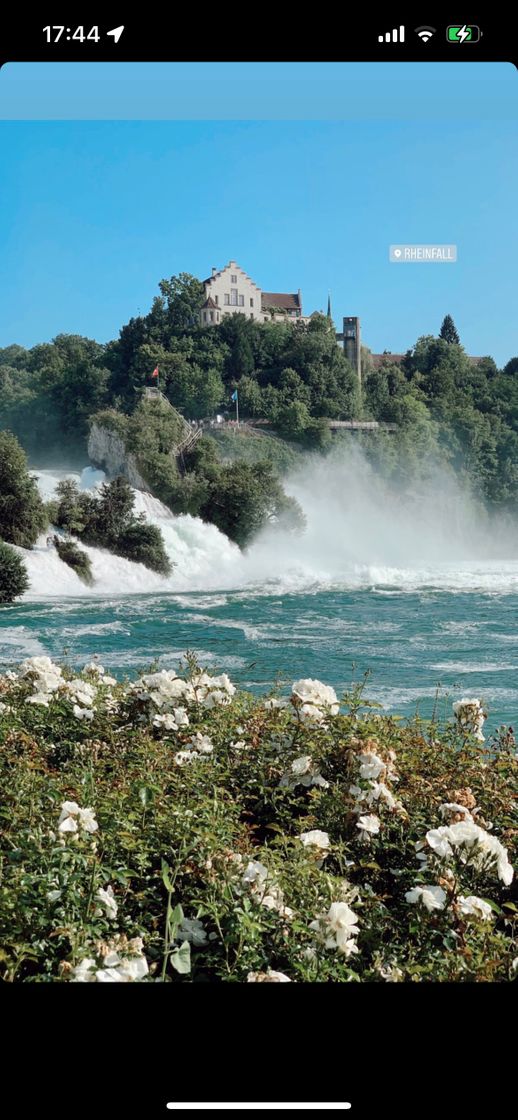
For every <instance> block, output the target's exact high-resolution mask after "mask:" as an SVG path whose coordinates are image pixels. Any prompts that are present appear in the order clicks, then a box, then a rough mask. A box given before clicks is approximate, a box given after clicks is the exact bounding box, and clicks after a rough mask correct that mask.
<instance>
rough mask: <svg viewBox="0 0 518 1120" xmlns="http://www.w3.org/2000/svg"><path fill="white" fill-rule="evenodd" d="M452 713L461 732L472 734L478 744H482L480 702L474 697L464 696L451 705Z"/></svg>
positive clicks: (482, 723)
mask: <svg viewBox="0 0 518 1120" xmlns="http://www.w3.org/2000/svg"><path fill="white" fill-rule="evenodd" d="M453 712H454V715H455V716H456V718H457V722H458V724H459V727H460V728H461V729H462V731H466V732H467V733H468V734H473V735H474V737H475V739H478V741H479V742H481V743H483V742H484V736H483V734H482V728H483V726H484V722H485V718H486V717H485V714H484V709H483V707H482V704H481V701H480V700H478V699H475V698H474V697H468V696H464V697H463V699H462V700H456V701H455V703H454V704H453Z"/></svg>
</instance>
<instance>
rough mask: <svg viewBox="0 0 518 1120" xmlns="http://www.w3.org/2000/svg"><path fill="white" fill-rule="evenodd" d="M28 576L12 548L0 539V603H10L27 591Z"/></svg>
mask: <svg viewBox="0 0 518 1120" xmlns="http://www.w3.org/2000/svg"><path fill="white" fill-rule="evenodd" d="M28 586H29V577H28V575H27V570H26V567H25V564H24V562H23V560H22V558H21V556H18V553H17V552H15V550H14V548H10V547H9V545H8V544H4V542H3V541H0V603H12V602H14V600H15V599H18V598H19V596H20V595H23V592H24V591H27V588H28Z"/></svg>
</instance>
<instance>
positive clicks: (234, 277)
mask: <svg viewBox="0 0 518 1120" xmlns="http://www.w3.org/2000/svg"><path fill="white" fill-rule="evenodd" d="M230 283H231V284H237V276H231V277H230Z"/></svg>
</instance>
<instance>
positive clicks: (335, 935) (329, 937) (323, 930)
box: [309, 902, 359, 959]
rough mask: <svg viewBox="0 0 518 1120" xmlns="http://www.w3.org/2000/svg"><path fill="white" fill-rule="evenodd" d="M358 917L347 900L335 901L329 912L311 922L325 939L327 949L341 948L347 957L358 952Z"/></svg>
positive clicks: (312, 927)
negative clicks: (356, 940) (356, 938)
mask: <svg viewBox="0 0 518 1120" xmlns="http://www.w3.org/2000/svg"><path fill="white" fill-rule="evenodd" d="M357 923H358V919H357V917H356V914H355V913H354V912H353V911H352V910H351V908H350V906H348V905H347V903H346V902H333V903H331V906H330V907H329V910H328V912H327V914H321V915H320V916H319V917H318V918H315V920H314V921H313V922H310V924H309V928H310V929H314V930H316V931H317V933H318V934H319V935H320V938H321V940H323V941H324V945H325V947H326V949H339V950H340V952H341V953H343V954H344V955H345V957H346V959H347V958H348V957H350V956H351V954H352V953H357V952H358V947H357V945H356V942H355V941H354V938H355V937H357V935H358V932H359V931H358V924H357Z"/></svg>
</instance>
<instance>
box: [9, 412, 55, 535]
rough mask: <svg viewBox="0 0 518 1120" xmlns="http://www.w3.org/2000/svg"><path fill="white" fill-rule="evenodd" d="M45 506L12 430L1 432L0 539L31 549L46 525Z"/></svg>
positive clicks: (25, 457)
mask: <svg viewBox="0 0 518 1120" xmlns="http://www.w3.org/2000/svg"><path fill="white" fill-rule="evenodd" d="M46 524H47V518H46V514H45V507H44V505H43V502H42V500H41V498H40V495H39V493H38V487H37V485H36V482H35V480H34V479H33V478H31V476H30V474H29V472H28V470H27V456H26V455H25V452H24V451H23V450H22V448H21V447H20V444H19V443H18V440H17V439H16V436H14V435H13V434H12V432H0V538H2V539H3V540H4V541H8V542H9V543H10V544H17V545H19V546H20V547H21V548H32V546H33V544H35V542H36V540H37V538H38V536H39V534H40V533H41V531H42V530H43V529H44V528H45V526H46Z"/></svg>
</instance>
